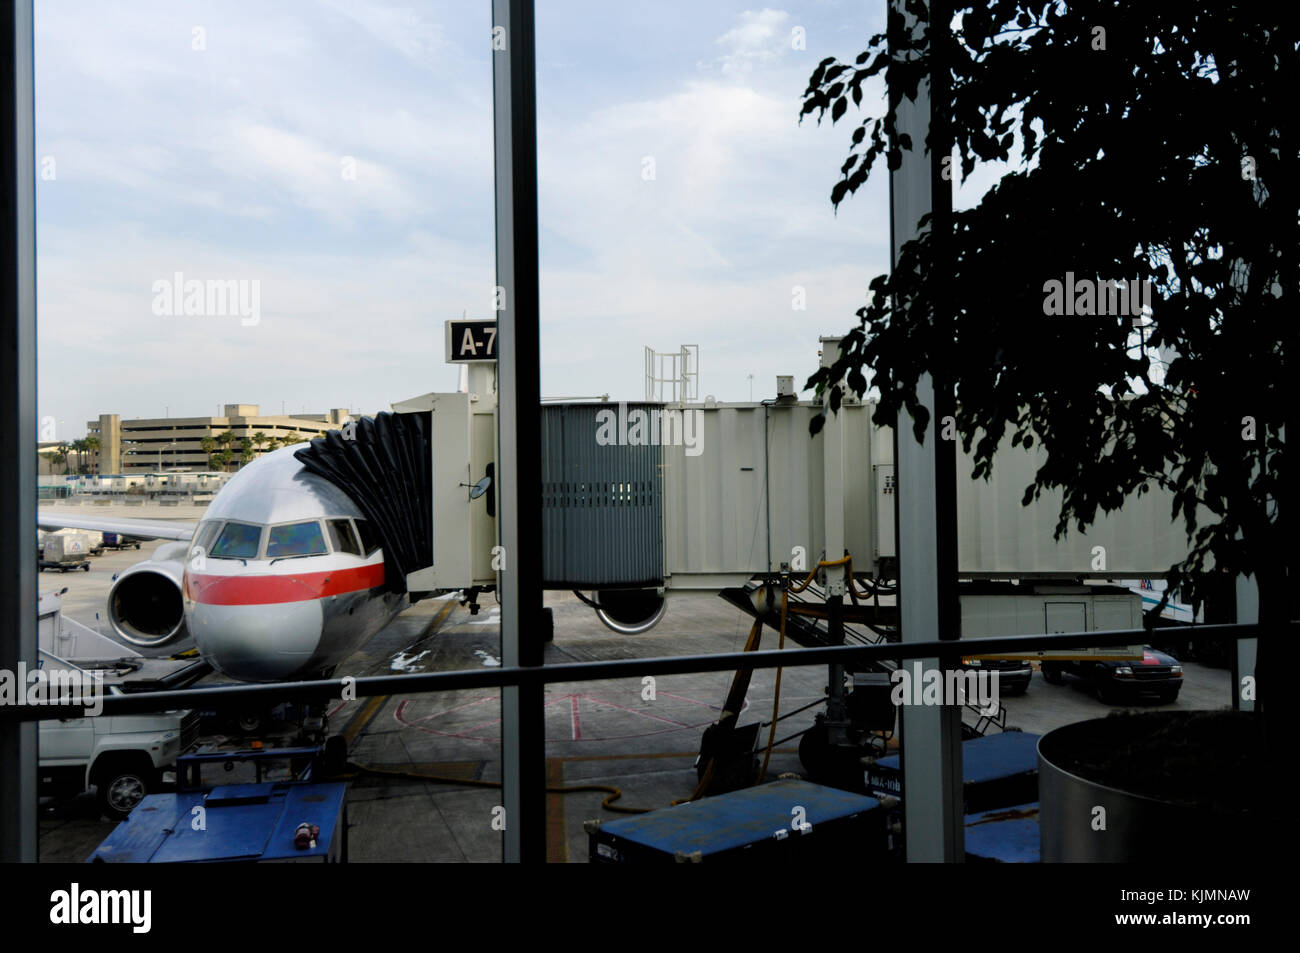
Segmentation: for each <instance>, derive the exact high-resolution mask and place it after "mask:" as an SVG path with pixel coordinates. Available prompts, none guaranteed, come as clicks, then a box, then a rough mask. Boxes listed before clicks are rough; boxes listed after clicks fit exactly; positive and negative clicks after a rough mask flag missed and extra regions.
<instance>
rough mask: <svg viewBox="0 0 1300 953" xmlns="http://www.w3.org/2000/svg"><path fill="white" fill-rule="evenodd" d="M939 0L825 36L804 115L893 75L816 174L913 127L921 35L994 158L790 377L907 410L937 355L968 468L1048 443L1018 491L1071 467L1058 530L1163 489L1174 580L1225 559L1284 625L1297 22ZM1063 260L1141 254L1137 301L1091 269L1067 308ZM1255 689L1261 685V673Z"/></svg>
mask: <svg viewBox="0 0 1300 953" xmlns="http://www.w3.org/2000/svg"><path fill="white" fill-rule="evenodd" d="M909 6H910V7H913V8H920V9H924V8H925V7H926V4H925V3H923V2H918V0H909ZM951 6H952V8H953V9H954V12H955V13H956V14H957V17H958V18H959V20H957V21H956V22H957V24H958V25H957V26H956V27H954V28H952V29H950V28H949V27H950V23H952V22H954V21H952V20H950V19H949V18H948V17H947V15H946V14H943V15H941V16H939V17H938V18H937V19H936V25H937V26H938V27H939V29H935V30H930V31H927V33H926V35H925V36H924V37H920V36H918V37H913V36H912V34H911V32H910V31H908V30H905V29H904V28H903V23H902V20H901V18H900V17H899V16H898V15H897V14H896V13H894V12H893V11H892V10H891V13H890V17H889V21H888V24H887V27H886V29H887V34H878V35H876V36H873V37H872V38H871V40H870V41H869V45H868V49H867V50H866V52H864V53H862V55H860V56H859V57H857V59H856V61H855V63H854V64H845V63H841V62H838V61H837V60H835V59H834V58H829V59H825V60H823V61H822V62H821V63H820V64H819V65H818V66H817V68H816V70H815V71H814V72H813V74H812V76H811V77H810V79H809V84H808V88H807V90H806V91H805V94H804V103H803V115H815V116H816V117H817V119H818V121H819V122H820V121H821V119H822V117H823V116H824V115H825V114H826V113H827V112H828V111H829V113H830V116H831V120H832V123H835V122H838V120H840V119H841V118H842V117H843V116H844V115H845V114H846V113H847V111H848V108H849V105H850V99H851V100H852V103H853V104H854V105H855V106H856V105H859V104H860V103H861V101H862V96H863V89H862V87H863V83H864V82H865V81H866V80H868V79H870V78H871V77H874V76H878V75H884V76H885V78H886V80H887V83H888V90H889V91H888V99H887V103H886V104H885V106H884V108H883V110H879V111H876V112H873V113H872V114H871V115H869V116H868V118H867V119H866V120H865V121H864V122H862V123H861V124H860V125H859V126H857V127H856V128H855V130H854V131H853V134H852V148H851V151H850V155H849V156H848V158H847V160H846V161H845V163H844V165H843V166H842V168H841V172H840V179H839V181H837V182H836V183H835V184H834V187H833V188H832V190H831V201H832V203H833V204H834V205H835V206H836V207H838V206H839V204H840V202H842V201H843V200H844V199H845V198H846V197H847V196H848V195H850V194H852V193H854V192H855V191H857V189H858V188H860V187H861V186H862V185H863V183H865V182H866V181H867V179H868V177H869V175H870V173H871V171H872V170H873V168H876V160H877V159H879V158H880V157H881V156H884V157H885V160H886V162H887V164H888V165H889V167H891V168H895V167H897V165H898V163H899V161H900V159H901V150H903V149H908V150H912V149H921V148H927V149H928V147H929V145H930V143H929V142H928V141H927V142H926V143H919V142H912V141H910V140H909V138H908V137H907V136H905V135H900V134H899V130H898V129H897V127H896V125H895V110H896V109H897V107H898V105H899V103H900V102H901V101H902V99H903V98H907V99H913V98H915V94H916V90H917V89H918V84H919V83H920V82H922V81H923V79H924V78H925V76H926V74H927V73H928V71H929V69H930V56H929V53H928V51H923V50H922V45H923V44H924V42H925V41H927V40H930V39H933V41H934V42H935V44H937V45H938V49H939V53H940V62H944V63H946V64H948V71H949V75H950V80H951V95H950V99H949V101H948V102H947V103H946V104H944V105H945V106H946V113H947V115H948V117H950V121H951V130H950V131H951V138H952V141H953V143H954V147H955V149H956V152H957V155H958V157H959V159H960V173H961V176H962V178H963V179H965V178H967V177H969V176H970V175H971V174H972V173H973V172H974V171H975V170H976V169H977V168H979V167H981V166H984V165H986V164H987V163H991V162H1008V163H1010V166H1011V171H1009V172H1007V173H1006V174H1004V175H1003V176H1002V177H1001V179H1000V180H999V181H998V182H997V184H996V185H995V186H994V187H993V188H991V189H990V190H989V191H988V192H987V193H986V194H985V195H984V196H983V198H982V199H981V200H980V201H979V203H978V205H976V206H975V207H973V208H970V209H967V210H960V211H956V212H954V213H953V214H952V217H951V223H950V224H951V227H950V228H946V229H945V230H944V234H943V235H942V236H938V237H936V235H935V234H934V233H932V232H929V231H926V232H923V233H922V234H921V236H920V237H919V238H916V239H914V240H912V241H911V242H909V243H908V244H907V245H906V246H905V247H904V248H903V249H902V250H901V251H900V253H899V255H898V256H897V261H896V262H895V264H894V268H893V271H892V272H891V273H890V274H887V275H881V276H878V277H876V278H874V279H873V280H872V281H871V282H870V296H869V300H868V302H867V303H866V305H865V306H864V307H863V308H861V309H860V310H859V311H858V312H857V322H856V326H853V327H851V328H850V329H849V331H848V332H847V334H846V335H845V337H844V339H843V352H842V354H841V357H840V359H839V360H838V361H836V363H835V364H834V366H832V367H830V368H826V369H819V370H818V371H817V372H816V373H814V374H813V375H812V376H811V377H810V379H809V381H808V385H807V386H809V387H815V388H817V390H818V392H819V394H823V395H824V396H825V398H826V408H827V411H829V412H836V411H838V409H839V406H840V401H841V399H842V397H843V392H844V389H845V387H847V389H849V390H851V391H853V392H854V393H857V394H862V393H864V392H865V391H866V390H867V389H868V386H872V387H874V388H878V390H879V395H880V397H879V404H878V407H877V411H876V414H875V417H876V420H877V421H878V422H881V423H894V422H895V421H896V420H897V419H898V415H899V414H900V412H901V411H903V410H906V411H907V412H908V413H909V414H910V415H911V416H912V418H913V420H914V422H915V426H916V429H917V433H918V436H919V435H920V433H921V428H922V427H923V426H924V423H925V421H926V420H927V419H928V417H929V411H928V409H927V408H925V407H923V406H921V405H920V403H919V402H918V400H917V392H916V385H917V381H918V378H919V376H920V375H921V374H923V373H931V374H933V375H934V377H935V379H936V380H940V381H946V382H948V384H949V385H950V386H951V388H952V393H953V397H954V398H955V400H956V408H957V409H956V414H955V426H956V431H957V433H958V434H959V435H960V438H961V440H962V444H963V446H964V447H965V449H966V450H967V452H971V451H972V448H973V459H974V461H975V472H974V474H973V475H974V476H977V477H978V476H984V477H987V476H988V475H989V474H990V471H991V467H992V463H993V455H994V452H995V451H996V450H997V448H998V446H999V444H1000V443H1001V442H1002V441H1003V439H1004V437H1005V436H1006V435H1007V434H1008V432H1009V433H1010V442H1011V444H1012V445H1013V446H1019V445H1023V446H1025V447H1030V446H1033V445H1034V444H1038V445H1039V446H1040V448H1041V450H1042V452H1043V453H1044V455H1045V461H1044V462H1043V463H1042V465H1041V467H1040V468H1039V469H1038V471H1037V473H1036V475H1035V481H1034V483H1033V484H1032V485H1031V486H1029V487H1028V488H1027V489H1026V491H1025V496H1024V502H1025V503H1026V504H1028V503H1029V502H1031V501H1032V500H1033V499H1035V498H1037V497H1039V496H1040V495H1042V493H1044V492H1045V491H1047V490H1060V491H1062V493H1063V500H1064V501H1063V504H1062V509H1061V512H1060V516H1059V521H1058V524H1057V535H1058V536H1059V535H1060V534H1062V533H1064V532H1065V531H1066V530H1067V529H1068V527H1069V525H1070V524H1071V523H1073V524H1074V525H1076V526H1078V527H1079V528H1080V529H1083V528H1085V527H1087V526H1088V525H1089V524H1090V523H1092V522H1093V521H1094V520H1095V519H1096V518H1097V514H1098V511H1099V510H1100V511H1101V512H1110V511H1112V510H1114V509H1115V508H1117V507H1118V506H1120V504H1121V503H1122V502H1123V501H1124V500H1125V499H1126V498H1127V497H1128V496H1130V495H1131V494H1134V493H1137V494H1141V493H1143V492H1145V491H1148V490H1149V489H1150V488H1151V487H1156V486H1158V487H1163V488H1165V489H1167V490H1168V491H1170V492H1171V494H1172V496H1173V501H1174V504H1173V513H1172V514H1171V515H1172V516H1173V517H1174V518H1175V519H1177V518H1182V519H1185V520H1186V521H1187V525H1188V527H1189V547H1190V552H1189V555H1188V558H1187V559H1186V560H1184V561H1183V562H1181V563H1180V564H1178V565H1177V566H1175V567H1171V580H1170V582H1171V585H1170V591H1171V592H1172V590H1173V588H1174V587H1175V586H1179V587H1181V590H1182V592H1183V593H1184V594H1185V596H1186V597H1187V598H1188V599H1189V600H1190V601H1191V602H1192V603H1193V604H1194V605H1199V603H1200V602H1201V601H1202V600H1203V598H1204V596H1205V594H1206V593H1207V591H1209V590H1210V589H1211V588H1212V587H1213V585H1214V584H1215V582H1216V579H1218V580H1222V579H1231V578H1232V576H1234V575H1235V574H1238V573H1241V574H1245V575H1247V576H1252V577H1254V579H1255V580H1256V581H1257V582H1258V585H1259V593H1260V622H1261V623H1262V624H1263V625H1264V632H1265V633H1268V632H1278V630H1279V629H1280V627H1281V626H1282V625H1283V623H1285V622H1286V620H1288V619H1290V618H1294V617H1295V616H1296V615H1297V613H1296V608H1297V606H1296V603H1295V601H1294V600H1295V598H1296V593H1295V585H1294V583H1295V576H1296V572H1297V566H1296V547H1295V545H1294V543H1293V540H1294V538H1295V528H1294V527H1295V523H1296V520H1295V515H1294V512H1293V508H1294V507H1295V506H1296V503H1295V500H1296V496H1295V494H1294V492H1292V491H1291V489H1290V488H1291V484H1292V483H1293V480H1294V476H1293V475H1292V471H1288V469H1287V465H1286V448H1285V444H1284V442H1283V428H1284V427H1287V428H1288V429H1289V430H1290V432H1291V433H1292V434H1294V433H1296V432H1298V428H1300V421H1298V420H1297V408H1298V407H1300V401H1297V400H1296V399H1295V396H1294V394H1293V393H1292V392H1291V381H1290V379H1289V376H1288V374H1287V371H1286V368H1287V358H1288V356H1289V355H1294V353H1295V348H1296V345H1297V334H1298V333H1300V331H1298V329H1300V322H1297V320H1296V317H1295V305H1294V300H1295V296H1296V295H1297V293H1298V292H1300V271H1298V269H1300V255H1297V250H1298V249H1300V228H1298V224H1297V223H1298V220H1300V215H1298V214H1297V213H1298V211H1300V202H1298V200H1297V187H1298V186H1297V183H1298V182H1300V175H1298V173H1300V169H1298V168H1297V166H1298V165H1300V144H1298V141H1297V129H1296V121H1295V115H1296V113H1295V109H1294V106H1293V104H1292V103H1291V100H1290V97H1291V95H1292V93H1291V90H1292V89H1294V87H1295V84H1296V80H1297V78H1300V77H1298V73H1300V69H1298V67H1300V55H1298V51H1300V42H1298V39H1297V32H1296V28H1295V26H1294V22H1295V21H1294V20H1293V19H1292V18H1291V17H1290V11H1289V9H1288V8H1285V7H1284V6H1281V5H1276V4H1253V3H1245V2H1242V0H1219V2H1216V3H1214V4H1196V3H1186V2H1183V0H1148V2H1143V3H1124V4H1117V3H1113V2H1108V0H1106V2H1103V0H1071V2H1070V3H1068V4H1064V3H1043V2H1041V0H1040V2H1035V3H1029V2H1023V0H985V2H966V3H961V2H958V3H955V4H952V5H951ZM891 44H892V46H893V54H892V55H891V50H890V45H891ZM940 148H941V149H942V150H943V151H944V153H945V155H946V152H947V148H948V147H947V145H946V144H945V145H943V146H941V147H940ZM955 171H956V170H954V172H955ZM954 178H955V176H954ZM907 224H908V225H909V226H910V225H911V224H912V223H907ZM921 224H922V225H923V226H928V224H929V222H928V221H926V222H923V223H921ZM1067 274H1068V275H1070V276H1072V277H1073V278H1075V279H1077V280H1086V281H1085V282H1084V283H1085V284H1088V283H1092V284H1093V286H1094V289H1097V290H1100V289H1101V287H1102V286H1101V285H1100V283H1101V282H1107V281H1111V280H1119V281H1139V282H1142V281H1149V282H1151V286H1150V287H1151V289H1152V295H1151V307H1150V309H1149V313H1146V312H1145V311H1143V312H1142V313H1141V317H1140V318H1136V319H1135V318H1134V317H1133V316H1132V314H1131V313H1124V314H1114V313H1109V314H1103V313H1098V312H1099V309H1098V307H1097V303H1096V298H1095V295H1094V296H1093V300H1092V301H1091V302H1089V301H1088V300H1087V298H1086V296H1083V295H1080V297H1079V298H1078V299H1076V300H1074V301H1070V302H1069V304H1070V305H1074V307H1071V308H1069V310H1066V311H1065V312H1064V313H1062V308H1061V307H1060V305H1062V304H1063V302H1062V300H1061V298H1062V295H1061V294H1060V293H1059V291H1058V288H1057V285H1054V284H1053V283H1054V282H1056V283H1058V284H1060V285H1064V284H1065V281H1066V278H1067ZM1111 287H1112V288H1113V287H1114V286H1111ZM1137 287H1141V286H1137ZM868 375H870V380H868ZM841 381H843V382H844V383H843V384H841V383H840V382H841ZM825 412H826V411H824V412H823V415H822V416H821V417H818V418H816V419H815V420H814V424H813V431H814V433H815V432H817V430H819V429H820V428H821V425H822V423H823V422H824V419H825ZM960 478H962V475H960V474H959V479H960ZM1166 598H1168V595H1166ZM1294 654H1295V649H1294V639H1289V638H1279V637H1272V638H1270V637H1268V635H1267V634H1266V635H1265V636H1264V637H1262V638H1261V640H1260V644H1259V658H1258V666H1257V669H1256V676H1257V678H1259V677H1260V675H1261V673H1263V672H1267V671H1273V672H1276V673H1277V676H1278V678H1285V677H1289V676H1290V674H1291V672H1292V666H1291V664H1290V660H1291V658H1292V656H1293V655H1294ZM1266 658H1267V659H1268V661H1267V662H1266ZM1256 689H1257V691H1258V692H1259V695H1258V699H1257V700H1258V702H1259V708H1260V710H1261V711H1262V710H1263V703H1264V701H1265V695H1266V692H1265V690H1264V686H1263V684H1262V679H1261V680H1260V682H1259V683H1257V685H1256ZM1273 690H1274V692H1275V693H1276V692H1279V691H1280V683H1278V684H1275V685H1274V686H1273ZM1273 697H1274V698H1277V697H1278V696H1277V694H1274V695H1273Z"/></svg>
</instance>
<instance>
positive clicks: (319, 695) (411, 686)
mask: <svg viewBox="0 0 1300 953" xmlns="http://www.w3.org/2000/svg"><path fill="white" fill-rule="evenodd" d="M1285 628H1286V629H1288V630H1290V631H1289V635H1290V637H1292V638H1294V637H1295V636H1296V635H1297V634H1300V622H1295V621H1293V622H1290V623H1287V625H1286V627H1285ZM1153 633H1159V634H1160V635H1170V634H1180V635H1184V636H1186V637H1187V638H1189V639H1191V640H1193V641H1200V640H1202V639H1212V638H1218V639H1228V640H1239V639H1251V638H1260V637H1265V633H1264V632H1263V631H1262V627H1261V626H1260V624H1259V623H1253V622H1252V623H1226V624H1215V625H1188V626H1170V627H1168V628H1161V629H1115V630H1109V631H1105V632H1072V633H1057V634H1051V635H1008V636H997V637H993V638H982V639H961V640H959V641H954V640H935V641H928V642H888V643H878V644H872V645H837V646H831V647H827V648H798V649H783V650H779V651H774V650H767V651H757V652H724V653H719V654H716V655H679V656H659V657H652V658H638V659H614V660H609V661H600V662H561V663H558V664H553V665H540V666H503V667H500V668H492V669H477V670H465V671H454V672H425V673H419V674H411V675H377V676H367V677H362V678H352V677H343V678H331V679H322V680H317V681H307V682H275V683H268V684H261V685H251V684H240V685H217V686H212V687H209V688H186V689H178V690H175V691H160V692H144V693H139V694H130V695H109V696H105V697H104V698H103V699H102V704H103V709H102V713H103V714H104V715H126V714H135V713H139V712H156V711H166V710H172V709H177V708H203V709H206V710H212V711H221V710H226V709H231V708H237V707H240V706H247V705H249V704H250V703H259V702H260V703H266V702H271V701H274V702H281V701H317V702H324V701H337V700H339V699H341V698H344V697H347V698H363V697H368V696H375V695H393V694H401V693H405V694H422V693H425V692H440V691H453V690H458V689H474V688H503V687H506V686H528V685H532V686H536V685H539V684H540V685H547V684H551V683H553V682H591V681H602V680H606V679H616V678H637V679H640V678H643V677H645V676H647V675H655V676H658V675H682V674H688V673H693V672H724V671H734V670H736V669H738V668H751V669H763V668H793V667H795V666H800V665H829V664H833V663H838V664H844V665H850V664H852V663H854V662H869V661H879V660H884V659H891V660H897V661H903V660H908V659H926V658H938V659H939V660H940V664H943V663H944V660H947V659H956V658H958V657H961V656H971V655H994V654H998V653H1005V654H1022V653H1026V652H1036V651H1039V650H1044V649H1046V650H1051V649H1084V648H1099V647H1105V646H1114V645H1133V644H1138V643H1145V642H1147V641H1148V640H1149V639H1150V638H1151V636H1152V635H1153ZM1267 637H1282V635H1281V633H1275V634H1273V635H1272V636H1267ZM83 714H84V706H82V705H52V704H41V705H21V704H20V705H0V720H18V721H41V720H49V719H55V718H68V717H81V716H82V715H83Z"/></svg>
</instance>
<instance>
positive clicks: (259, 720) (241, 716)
mask: <svg viewBox="0 0 1300 953" xmlns="http://www.w3.org/2000/svg"><path fill="white" fill-rule="evenodd" d="M269 721H270V716H269V714H268V713H267V712H264V711H257V710H254V711H241V712H239V713H238V714H237V715H235V726H236V727H237V728H238V729H239V730H240V731H242V732H243V733H244V734H246V735H255V734H257V733H258V732H259V731H261V730H262V729H263V728H265V727H266V725H267V723H268V722H269Z"/></svg>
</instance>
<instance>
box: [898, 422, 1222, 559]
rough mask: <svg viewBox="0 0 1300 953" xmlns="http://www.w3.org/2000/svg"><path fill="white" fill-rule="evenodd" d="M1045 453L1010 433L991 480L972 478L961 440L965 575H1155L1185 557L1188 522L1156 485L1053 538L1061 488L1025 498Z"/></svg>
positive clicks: (960, 534)
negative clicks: (1015, 441)
mask: <svg viewBox="0 0 1300 953" xmlns="http://www.w3.org/2000/svg"><path fill="white" fill-rule="evenodd" d="M1044 460H1045V456H1044V454H1043V452H1042V450H1041V449H1040V448H1039V447H1037V446H1036V447H1034V448H1033V449H1032V450H1030V451H1025V450H1023V449H1020V448H1013V447H1011V446H1010V442H1009V441H1007V442H1005V443H1004V444H1003V445H1002V446H1001V447H999V448H998V453H997V457H996V458H995V460H994V464H993V478H992V480H991V481H990V482H985V481H984V480H971V479H969V477H970V473H971V470H972V469H973V468H974V464H973V463H972V462H971V459H970V457H969V456H967V455H966V454H965V453H963V452H962V450H961V448H960V447H958V448H957V559H958V570H959V571H960V572H961V573H962V574H963V575H973V576H974V575H994V576H996V575H1013V574H1030V573H1041V574H1052V575H1062V576H1099V575H1106V576H1111V577H1118V576H1150V575H1159V574H1162V573H1164V572H1167V571H1168V569H1169V567H1170V566H1171V565H1172V564H1174V563H1176V562H1178V561H1180V560H1182V559H1183V558H1184V557H1186V555H1187V549H1188V546H1187V535H1186V530H1185V524H1184V523H1183V521H1182V520H1179V521H1178V523H1176V524H1175V523H1174V522H1173V521H1172V512H1173V497H1172V495H1171V494H1170V493H1169V492H1168V491H1167V490H1164V489H1161V488H1159V487H1156V486H1154V485H1153V486H1152V488H1151V492H1149V493H1146V494H1144V495H1143V496H1140V497H1129V498H1128V500H1126V501H1125V503H1124V505H1123V506H1122V507H1120V508H1119V509H1118V510H1116V511H1114V512H1112V513H1101V512H1100V511H1099V512H1098V514H1097V522H1096V523H1095V524H1094V525H1093V526H1092V527H1090V528H1089V529H1088V532H1087V533H1080V532H1079V531H1078V529H1077V528H1075V527H1074V525H1073V524H1071V526H1070V529H1069V532H1068V533H1067V535H1066V536H1065V537H1064V538H1062V539H1060V540H1056V539H1053V538H1052V534H1053V533H1054V531H1055V529H1056V520H1057V516H1058V515H1059V514H1060V512H1061V491H1059V490H1056V491H1053V492H1049V493H1044V494H1043V495H1042V496H1041V497H1040V498H1039V499H1038V500H1036V501H1035V502H1034V503H1033V504H1032V505H1030V506H1021V505H1020V498H1021V495H1022V494H1023V493H1024V490H1025V487H1027V486H1029V485H1030V484H1031V483H1033V482H1034V474H1035V473H1036V472H1037V470H1038V468H1039V467H1040V466H1042V465H1043V462H1044ZM900 478H901V479H906V476H905V475H903V474H900ZM1204 516H1205V514H1204V513H1202V518H1204ZM1097 547H1100V549H1097Z"/></svg>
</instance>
